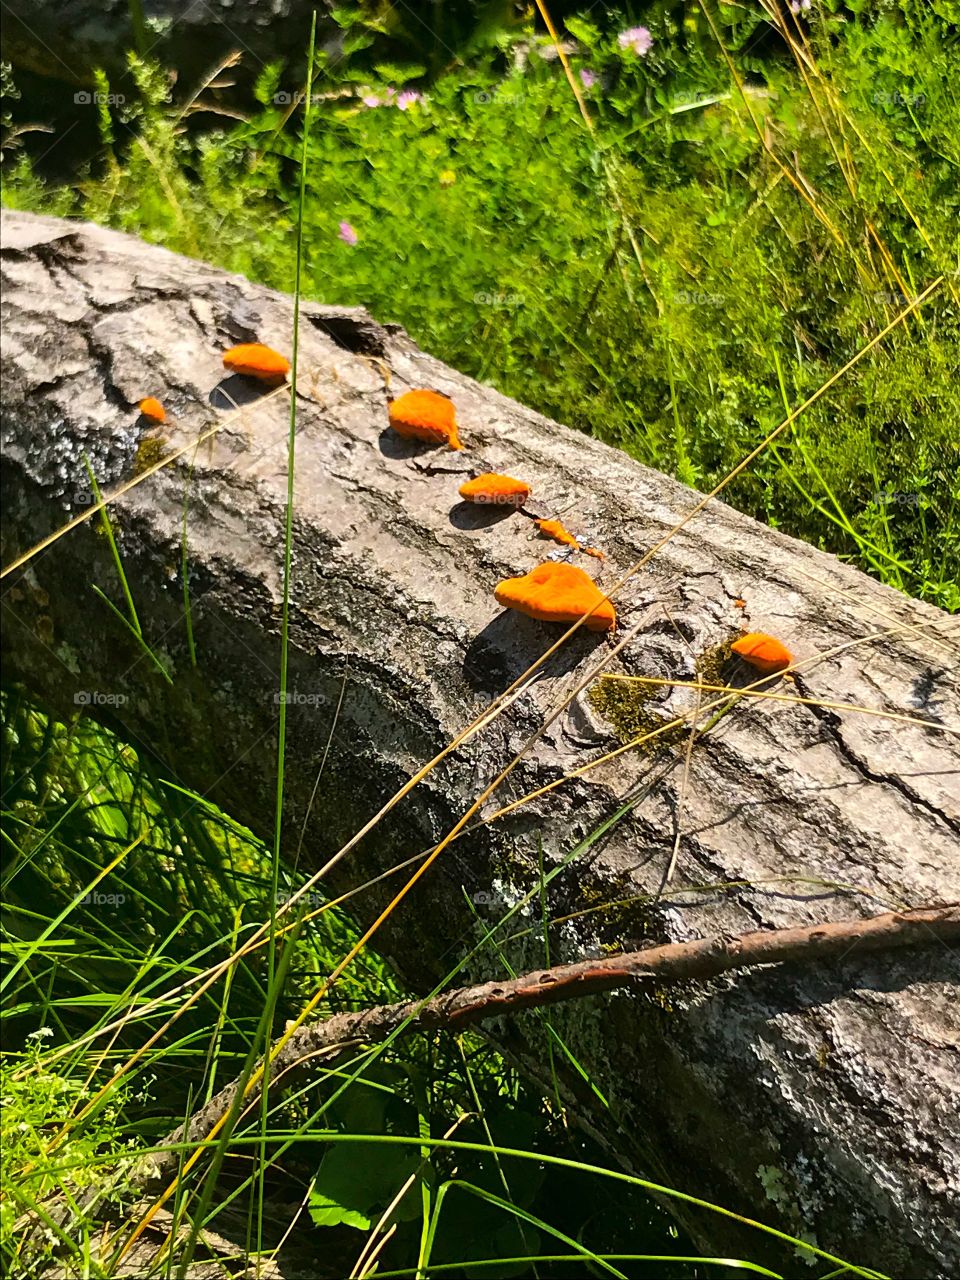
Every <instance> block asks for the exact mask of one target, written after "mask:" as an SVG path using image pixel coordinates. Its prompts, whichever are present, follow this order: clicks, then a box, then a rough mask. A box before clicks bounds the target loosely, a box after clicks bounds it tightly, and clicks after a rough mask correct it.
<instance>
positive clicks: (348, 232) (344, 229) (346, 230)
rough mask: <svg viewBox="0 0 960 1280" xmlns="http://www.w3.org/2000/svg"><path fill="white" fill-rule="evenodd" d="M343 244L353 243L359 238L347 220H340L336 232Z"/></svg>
mask: <svg viewBox="0 0 960 1280" xmlns="http://www.w3.org/2000/svg"><path fill="white" fill-rule="evenodd" d="M337 234H338V235H339V237H340V239H341V240H342V241H343V243H344V244H349V245H354V244H356V243H357V241H358V240H359V239H360V237H359V236H358V235H357V233H356V231H355V230H354V228H353V227H351V225H350V223H349V222H341V223H340V230H339V232H338V233H337Z"/></svg>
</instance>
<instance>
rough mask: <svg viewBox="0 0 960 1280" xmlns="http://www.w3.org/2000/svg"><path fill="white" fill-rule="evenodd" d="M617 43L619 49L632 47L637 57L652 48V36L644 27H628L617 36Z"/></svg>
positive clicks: (640, 56) (642, 55)
mask: <svg viewBox="0 0 960 1280" xmlns="http://www.w3.org/2000/svg"><path fill="white" fill-rule="evenodd" d="M617 44H618V45H619V46H620V48H621V49H632V50H633V52H634V53H635V54H636V55H637V57H638V58H642V57H644V55H645V54H648V53H649V52H650V50H651V49H652V48H653V36H652V35H651V34H650V32H649V31H648V30H647V28H646V27H628V28H627V30H626V31H621V32H620V34H619V36H617Z"/></svg>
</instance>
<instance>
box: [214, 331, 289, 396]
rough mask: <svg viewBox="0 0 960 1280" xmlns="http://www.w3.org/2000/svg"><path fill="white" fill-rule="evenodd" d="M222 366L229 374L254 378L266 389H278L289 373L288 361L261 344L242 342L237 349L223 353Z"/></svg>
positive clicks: (233, 348) (232, 348)
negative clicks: (239, 374) (266, 387)
mask: <svg viewBox="0 0 960 1280" xmlns="http://www.w3.org/2000/svg"><path fill="white" fill-rule="evenodd" d="M223 366H224V368H225V369H229V370H230V372H231V373H242V374H243V375H244V377H246V378H256V380H257V381H258V382H262V383H264V384H265V385H266V386H268V387H279V386H280V384H281V383H282V382H284V381H286V377H287V374H288V373H289V372H290V361H289V360H288V359H287V358H286V357H285V356H282V355H281V354H280V352H279V351H274V350H273V348H272V347H265V346H264V345H263V344H262V343H261V342H242V343H241V344H240V346H239V347H231V348H230V350H229V351H225V352H224V353H223Z"/></svg>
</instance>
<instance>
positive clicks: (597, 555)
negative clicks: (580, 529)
mask: <svg viewBox="0 0 960 1280" xmlns="http://www.w3.org/2000/svg"><path fill="white" fill-rule="evenodd" d="M534 524H535V525H536V526H537V528H538V529H539V530H540V532H541V533H542V534H543V536H544V537H545V538H552V539H553V541H554V542H559V543H560V544H561V545H562V546H564V547H576V549H577V550H578V551H582V552H583V554H584V555H585V556H593V557H594V559H596V560H606V558H607V557H606V556H605V555H604V553H603V552H602V551H601V550H600V548H599V547H585V546H584V545H583V544H582V543H581V541H580V539H579V538H578V537H577V535H576V534H575V533H571V532H570V530H569V529H568V528H567V527H566V525H563V524H561V522H560V521H559V520H534Z"/></svg>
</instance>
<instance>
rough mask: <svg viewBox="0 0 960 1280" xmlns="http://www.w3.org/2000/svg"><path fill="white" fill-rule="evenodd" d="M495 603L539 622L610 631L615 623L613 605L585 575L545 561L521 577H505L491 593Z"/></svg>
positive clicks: (568, 566)
mask: <svg viewBox="0 0 960 1280" xmlns="http://www.w3.org/2000/svg"><path fill="white" fill-rule="evenodd" d="M493 594H494V595H495V596H496V598H497V602H498V604H502V605H505V606H506V607H507V608H508V609H517V610H518V611H519V612H520V613H525V614H526V615H527V617H528V618H537V619H538V620H539V621H540V622H579V621H580V619H581V618H582V617H584V616H585V615H586V614H588V613H590V610H591V609H594V606H596V609H595V610H594V612H593V613H590V617H589V618H587V620H586V622H585V624H584V625H585V626H586V627H588V628H589V629H590V630H591V631H611V630H612V629H613V628H614V627H615V626H616V624H617V613H616V610H615V609H614V607H613V605H612V604H611V603H610V601H609V600H608V599H607V597H606V596H605V595H604V594H603V592H602V591H601V590H600V588H599V587H598V586H597V585H596V583H595V582H594V581H593V579H592V578H591V577H590V575H589V574H587V573H584V571H583V570H582V569H578V568H577V567H576V565H572V564H562V563H560V562H557V561H553V560H548V561H546V563H544V564H538V565H537V567H536V568H535V569H531V570H530V572H529V573H525V574H524V575H523V577H521V578H506V579H505V580H504V581H503V582H501V583H498V584H497V588H496V590H495V591H494V593H493Z"/></svg>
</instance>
